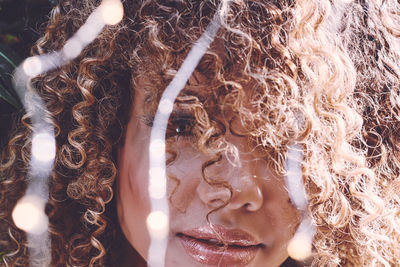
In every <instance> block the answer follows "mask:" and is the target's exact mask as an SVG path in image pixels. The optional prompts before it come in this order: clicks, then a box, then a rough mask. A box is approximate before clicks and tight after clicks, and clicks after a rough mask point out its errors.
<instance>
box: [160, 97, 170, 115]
mask: <svg viewBox="0 0 400 267" xmlns="http://www.w3.org/2000/svg"><path fill="white" fill-rule="evenodd" d="M158 107H159V111H160V113H162V114H170V113H171V112H172V109H173V108H174V103H173V102H172V101H171V100H170V99H162V100H161V101H160V104H159V105H158Z"/></svg>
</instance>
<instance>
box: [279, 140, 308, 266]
mask: <svg viewBox="0 0 400 267" xmlns="http://www.w3.org/2000/svg"><path fill="white" fill-rule="evenodd" d="M302 161H303V149H302V147H301V146H300V145H298V144H294V145H292V146H291V147H289V150H288V157H287V160H286V164H285V167H286V175H285V183H286V188H287V190H288V194H289V197H290V199H291V201H292V203H293V204H294V206H295V207H296V208H297V209H298V210H299V211H300V212H301V214H302V217H303V218H302V222H301V223H300V226H299V228H298V229H297V231H296V233H295V235H294V236H293V238H292V239H291V240H290V242H289V244H288V247H287V251H288V254H289V256H290V257H291V258H293V259H295V260H299V261H302V260H306V259H307V258H309V257H310V256H311V254H312V240H313V238H314V234H315V226H314V225H313V223H312V221H311V220H310V218H309V216H308V210H307V207H308V200H307V194H306V190H305V188H304V184H303V171H302V167H301V164H302Z"/></svg>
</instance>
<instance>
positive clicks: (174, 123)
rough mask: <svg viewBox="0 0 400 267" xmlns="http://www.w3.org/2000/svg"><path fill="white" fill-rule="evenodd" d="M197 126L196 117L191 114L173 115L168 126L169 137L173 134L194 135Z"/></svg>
mask: <svg viewBox="0 0 400 267" xmlns="http://www.w3.org/2000/svg"><path fill="white" fill-rule="evenodd" d="M194 126H195V119H194V118H193V117H191V116H177V117H173V118H172V119H171V121H170V125H169V127H168V133H167V136H168V137H172V136H177V137H180V136H184V137H190V136H193V129H194Z"/></svg>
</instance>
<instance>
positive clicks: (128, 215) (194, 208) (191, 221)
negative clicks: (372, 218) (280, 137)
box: [117, 92, 299, 267]
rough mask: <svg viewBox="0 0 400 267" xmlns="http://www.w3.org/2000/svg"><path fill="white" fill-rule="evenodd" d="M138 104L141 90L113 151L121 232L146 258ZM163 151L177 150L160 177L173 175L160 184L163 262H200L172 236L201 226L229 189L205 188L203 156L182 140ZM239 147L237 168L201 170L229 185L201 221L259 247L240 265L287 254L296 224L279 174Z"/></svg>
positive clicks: (142, 129)
mask: <svg viewBox="0 0 400 267" xmlns="http://www.w3.org/2000/svg"><path fill="white" fill-rule="evenodd" d="M143 102H144V97H143V95H142V94H140V92H139V93H137V94H136V95H135V103H134V107H135V108H134V109H133V110H132V114H131V119H130V121H129V123H128V126H127V132H126V138H125V142H124V146H123V147H122V148H121V149H120V151H119V179H118V189H117V208H118V217H119V222H120V225H121V228H122V230H123V232H124V234H125V236H126V237H127V239H128V241H129V242H130V244H131V245H132V246H133V247H134V248H135V249H136V250H137V251H138V253H139V254H140V255H142V257H143V258H145V259H146V258H147V251H148V247H149V243H150V239H149V234H148V232H147V228H146V218H147V215H148V214H149V212H150V201H149V197H148V191H147V190H148V189H147V187H148V166H149V159H148V156H149V155H148V145H149V138H150V131H151V129H150V128H149V127H147V126H146V125H144V124H143V123H142V122H141V121H140V120H139V119H138V116H141V115H143V108H142V105H143ZM226 138H227V140H229V141H230V142H231V143H232V144H234V145H235V146H237V147H238V148H243V147H244V146H245V145H244V144H245V143H246V142H245V140H244V138H239V137H236V136H232V135H231V134H229V133H228V134H227V135H226ZM171 149H173V150H175V151H177V157H176V159H175V160H174V162H173V163H172V164H170V165H169V167H168V168H167V175H169V176H170V177H173V178H174V179H171V178H170V179H168V186H167V187H168V196H170V216H171V218H170V236H169V241H168V249H167V259H166V266H185V267H187V266H205V265H202V264H200V263H198V262H196V261H194V260H193V259H192V258H191V257H190V256H189V255H188V254H187V253H186V252H185V250H184V248H183V247H182V245H181V244H180V242H179V240H178V237H177V236H176V234H177V233H179V232H181V231H183V230H188V229H192V228H195V227H199V226H204V225H207V224H208V223H207V220H206V216H207V214H208V213H209V211H210V210H212V209H213V208H214V207H216V206H219V205H220V204H221V203H223V199H226V197H229V196H230V193H229V191H226V189H225V188H219V189H218V188H217V189H216V188H214V187H212V186H210V185H209V184H207V183H206V182H205V181H204V179H203V178H202V175H201V166H202V164H203V163H204V162H206V161H207V160H209V159H210V156H209V155H208V156H207V155H204V154H202V153H200V152H198V151H197V150H196V149H195V148H193V147H192V144H191V142H190V141H187V140H184V139H183V138H182V139H181V140H179V139H178V141H176V142H175V143H174V144H172V145H171ZM239 153H240V154H239V155H240V159H241V165H242V166H240V167H239V166H236V167H234V166H232V165H231V163H229V162H228V160H226V159H225V158H223V159H222V160H221V162H219V163H218V164H214V165H212V166H210V167H208V168H207V172H206V175H207V176H208V177H211V178H212V179H214V178H215V179H223V180H226V181H229V183H230V184H231V186H232V190H233V195H232V198H231V200H230V202H229V204H228V205H227V206H225V207H224V208H222V209H220V210H217V211H215V212H213V213H211V214H210V216H209V219H210V221H211V222H212V223H215V224H220V225H223V226H225V227H226V228H228V229H233V228H238V229H241V230H244V231H246V232H248V233H250V234H251V235H253V236H254V237H255V238H256V239H257V240H259V241H260V242H262V243H263V244H264V245H265V247H263V248H262V249H260V250H259V251H258V253H257V255H256V257H255V258H254V260H252V261H251V262H250V263H249V264H248V265H247V266H279V265H280V264H281V263H282V262H283V261H284V260H285V259H286V258H287V257H288V255H287V251H286V247H287V243H288V242H289V240H290V239H291V237H292V236H293V234H294V232H295V228H296V226H297V225H298V221H299V213H298V212H297V210H296V209H295V208H294V207H293V206H292V205H291V204H290V201H289V197H288V194H287V191H286V189H285V185H284V181H283V177H279V176H278V175H276V174H274V173H273V172H272V171H271V170H269V169H268V167H267V164H266V162H265V160H261V159H258V158H257V156H256V155H253V154H252V153H251V152H248V151H245V149H240V152H239ZM177 180H179V182H177ZM178 183H179V186H177V185H178ZM174 189H175V191H174V192H173V190H174ZM224 190H225V191H224ZM172 192H173V194H172Z"/></svg>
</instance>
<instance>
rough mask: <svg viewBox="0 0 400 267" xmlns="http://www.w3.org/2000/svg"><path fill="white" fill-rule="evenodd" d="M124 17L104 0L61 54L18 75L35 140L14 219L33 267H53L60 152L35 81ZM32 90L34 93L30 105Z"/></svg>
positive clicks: (113, 1) (28, 63)
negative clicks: (51, 205) (51, 209)
mask: <svg viewBox="0 0 400 267" xmlns="http://www.w3.org/2000/svg"><path fill="white" fill-rule="evenodd" d="M123 14H124V12H123V6H122V3H121V2H120V1H119V0H105V1H103V2H102V4H100V6H99V7H98V8H96V9H95V10H94V12H93V13H92V14H90V16H89V17H88V19H87V20H86V22H85V24H84V25H83V26H82V27H81V28H80V29H79V30H78V31H77V32H76V33H75V35H74V36H72V38H70V39H69V40H67V42H66V43H65V45H64V47H63V48H62V49H61V50H60V51H54V52H51V53H48V54H43V55H38V56H33V57H29V58H27V59H26V60H25V61H24V62H23V63H22V64H21V65H20V66H18V68H16V70H15V72H14V75H13V78H14V80H13V81H14V87H15V90H16V92H17V93H18V96H19V98H20V99H21V101H22V103H23V104H24V107H25V109H26V111H27V113H28V114H30V115H31V120H32V132H33V137H32V159H31V162H30V169H29V172H28V174H27V176H28V177H29V183H28V187H27V192H26V196H24V197H23V198H21V199H20V200H19V201H18V203H17V204H16V206H15V207H14V210H13V212H12V218H13V220H14V223H15V225H16V226H17V227H19V228H20V229H22V230H24V231H26V232H27V233H28V235H27V241H28V244H29V253H30V265H31V267H36V266H40V267H41V266H49V264H50V262H51V251H50V242H49V234H48V232H47V231H46V230H47V229H48V218H47V216H46V215H45V213H44V206H45V203H46V200H47V198H48V175H49V174H50V173H51V169H52V165H53V161H54V158H55V153H56V142H55V137H54V129H53V125H52V124H51V122H49V121H50V120H51V119H50V118H49V117H48V116H47V114H48V113H47V111H46V107H45V104H44V103H43V101H42V100H41V98H40V96H39V95H38V94H37V93H36V92H35V90H34V88H32V84H31V79H32V78H34V77H36V76H38V75H41V74H43V73H45V72H47V71H50V70H53V69H55V68H59V67H62V66H64V65H66V64H68V63H69V62H70V61H71V60H73V59H74V58H76V57H77V56H79V54H80V53H81V52H82V50H83V49H84V48H85V47H86V46H87V45H88V44H89V43H90V42H92V41H93V40H94V39H96V37H97V36H98V35H99V34H100V33H101V31H102V30H103V28H104V26H105V25H106V24H108V25H115V24H117V23H118V22H120V21H121V20H122V17H123ZM28 91H29V92H30V94H31V95H30V97H29V101H30V102H26V99H28V98H26V94H27V92H28Z"/></svg>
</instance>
